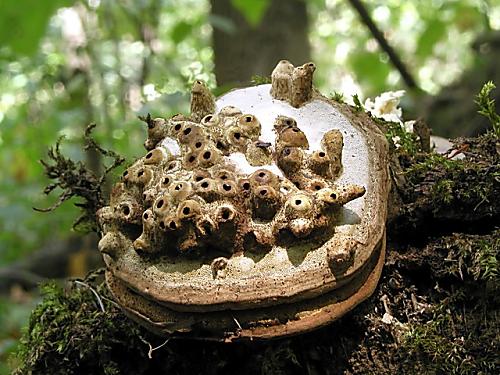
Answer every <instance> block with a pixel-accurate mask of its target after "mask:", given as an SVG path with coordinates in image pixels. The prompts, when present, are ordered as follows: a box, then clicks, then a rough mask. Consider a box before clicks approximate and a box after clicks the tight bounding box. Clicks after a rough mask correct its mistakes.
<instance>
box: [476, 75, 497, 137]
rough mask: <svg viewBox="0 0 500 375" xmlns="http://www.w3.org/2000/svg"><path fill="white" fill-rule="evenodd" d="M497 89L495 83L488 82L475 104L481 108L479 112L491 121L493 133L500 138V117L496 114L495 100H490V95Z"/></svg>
mask: <svg viewBox="0 0 500 375" xmlns="http://www.w3.org/2000/svg"><path fill="white" fill-rule="evenodd" d="M495 88H496V86H495V85H494V84H493V82H491V81H489V82H486V83H485V84H484V86H483V87H482V88H481V91H480V92H479V94H477V96H476V100H475V102H476V104H477V105H478V106H479V111H478V112H479V113H480V114H481V115H483V116H485V117H486V118H487V119H488V120H489V121H490V123H491V127H492V128H493V133H494V134H495V135H496V137H500V115H498V113H496V110H495V100H494V99H491V98H490V93H491V91H493V90H494V89H495Z"/></svg>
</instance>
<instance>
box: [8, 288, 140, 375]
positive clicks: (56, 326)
mask: <svg viewBox="0 0 500 375" xmlns="http://www.w3.org/2000/svg"><path fill="white" fill-rule="evenodd" d="M88 282H90V281H88ZM83 285H88V286H83ZM90 288H92V289H93V290H94V292H95V293H97V295H96V294H94V292H93V291H92V290H91V289H90ZM42 292H43V297H44V298H43V301H42V303H41V304H40V305H38V306H37V307H36V308H35V310H34V311H33V313H32V315H31V318H30V322H29V326H28V328H27V331H26V332H25V334H24V337H23V339H22V341H21V346H20V349H19V353H18V357H19V363H22V366H21V367H20V368H19V369H18V370H17V371H16V373H17V374H27V373H30V374H49V373H50V374H120V373H142V372H141V371H143V370H144V368H145V367H147V365H148V361H147V358H146V357H147V352H148V351H147V346H146V345H145V344H144V343H143V342H142V341H141V339H140V337H148V336H147V333H145V332H143V331H142V329H140V328H139V327H137V326H136V325H135V324H133V323H132V322H130V321H129V320H128V319H127V318H126V317H125V316H124V315H123V314H121V312H120V311H119V309H118V308H117V307H116V306H115V304H114V302H112V301H111V300H110V299H109V298H108V292H107V290H106V288H105V286H104V285H101V286H93V287H91V286H90V284H88V283H87V282H85V283H84V284H80V286H79V285H78V284H76V283H74V282H72V283H70V284H69V286H68V287H67V288H66V289H63V288H62V287H61V286H58V285H57V284H55V283H50V284H47V285H45V286H43V287H42ZM97 296H99V297H97ZM101 306H102V307H101Z"/></svg>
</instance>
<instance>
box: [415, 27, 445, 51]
mask: <svg viewBox="0 0 500 375" xmlns="http://www.w3.org/2000/svg"><path fill="white" fill-rule="evenodd" d="M445 35H446V23H445V22H443V21H441V20H439V19H432V20H429V22H428V23H427V27H426V28H425V30H424V31H423V32H422V34H420V37H419V38H418V42H417V50H416V55H417V56H418V57H419V58H421V59H425V58H427V56H430V55H431V54H432V51H433V50H434V46H435V45H436V43H437V42H439V41H440V40H441V39H443V37H444V36H445Z"/></svg>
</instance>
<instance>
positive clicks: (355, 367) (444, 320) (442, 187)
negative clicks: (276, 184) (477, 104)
mask: <svg viewBox="0 0 500 375" xmlns="http://www.w3.org/2000/svg"><path fill="white" fill-rule="evenodd" d="M353 110H354V109H353ZM381 126H382V128H383V129H384V131H385V132H386V134H388V138H389V139H390V138H391V136H392V135H393V134H394V131H395V129H394V125H391V124H389V125H387V124H381ZM412 142H413V141H412V140H411V139H408V140H403V142H402V145H401V147H399V148H398V149H393V151H392V156H393V158H392V165H391V169H392V173H393V177H394V190H393V192H394V199H393V202H394V203H393V210H392V212H393V214H392V218H391V220H390V222H389V223H388V246H387V250H388V255H387V259H386V264H385V268H384V271H383V274H382V278H381V280H380V283H379V286H378V288H377V290H376V291H375V293H374V294H373V296H372V297H371V298H369V299H368V300H367V301H366V302H364V303H363V304H361V305H359V306H358V307H357V308H356V309H355V310H354V311H353V312H352V313H350V314H348V315H346V316H345V317H343V318H342V319H340V320H339V321H337V322H335V323H333V324H331V325H330V326H328V327H326V328H323V329H320V330H317V331H315V332H313V333H310V334H306V335H302V336H297V337H294V338H290V339H283V340H275V341H269V342H255V341H254V342H246V343H238V344H229V345H228V344H221V343H213V342H204V341H188V340H176V339H170V340H168V341H165V338H161V337H155V336H153V335H151V334H150V333H148V332H146V331H145V330H144V329H143V328H141V327H139V326H137V325H136V324H134V323H132V322H131V321H129V320H128V319H126V318H125V316H124V315H123V314H122V313H121V311H120V310H119V308H118V307H117V306H116V304H115V303H114V302H113V301H112V300H111V299H110V298H109V294H108V292H107V291H106V289H105V287H104V286H103V284H101V283H100V281H99V278H96V277H95V275H93V276H92V277H90V278H88V279H87V280H85V281H84V282H81V281H80V282H77V283H70V284H69V285H68V287H67V288H66V289H65V290H62V289H60V288H57V287H55V286H51V287H48V288H46V296H45V299H44V301H43V302H42V304H41V305H40V306H39V307H38V308H37V309H36V310H35V311H34V313H33V315H32V318H31V321H30V325H29V329H28V331H27V332H26V334H25V337H24V339H23V346H22V349H21V352H20V354H19V356H20V357H19V363H21V364H22V365H21V368H20V369H19V370H18V373H32V374H47V373H51V374H78V373H105V374H118V373H120V374H153V373H155V374H156V373H174V374H193V373H206V374H221V373H239V374H255V373H261V374H280V373H283V374H284V373H287V374H289V373H291V374H295V373H296V374H304V373H307V374H395V373H405V374H452V373H456V374H476V373H483V374H496V373H499V371H500V363H499V361H498V352H499V350H500V347H499V342H500V340H499V338H500V337H499V332H500V321H499V319H498V312H497V311H498V308H499V293H498V292H499V271H498V255H499V254H498V251H499V248H500V232H499V230H498V229H497V227H498V223H499V218H500V205H499V200H498V197H500V183H499V179H500V141H499V139H498V138H497V137H495V136H494V135H493V134H492V133H488V134H487V135H485V136H482V137H480V138H473V139H460V140H457V143H456V148H457V149H460V150H462V152H463V153H464V155H465V158H464V159H462V160H450V159H447V158H446V157H444V156H440V155H436V154H429V153H423V152H421V151H420V150H421V149H419V147H418V146H416V145H415V144H414V143H412ZM157 347H158V348H157ZM151 348H157V349H156V350H153V351H151V350H150V349H151ZM148 354H149V355H150V356H151V357H152V359H149V358H148Z"/></svg>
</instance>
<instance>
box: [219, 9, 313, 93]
mask: <svg viewBox="0 0 500 375" xmlns="http://www.w3.org/2000/svg"><path fill="white" fill-rule="evenodd" d="M211 5H212V15H215V16H217V17H224V18H225V19H227V20H229V21H230V22H231V23H232V24H233V26H234V30H233V31H232V32H228V31H226V30H222V29H221V28H218V27H214V32H213V46H214V52H215V75H216V77H217V84H218V85H219V86H224V85H240V84H242V83H245V82H248V81H250V79H251V78H252V76H254V75H261V76H266V75H268V74H269V72H271V71H272V70H273V68H274V67H275V66H276V64H277V63H278V61H279V60H282V59H287V60H290V62H292V63H293V64H294V65H299V64H303V63H305V62H307V61H309V60H310V53H311V51H310V46H309V39H308V15H307V9H306V2H305V1H300V0H287V1H280V0H273V1H271V4H270V6H269V8H268V9H267V11H266V13H265V14H264V16H263V18H262V20H261V22H260V24H259V25H258V26H257V27H255V28H254V27H252V26H251V25H249V24H248V22H247V21H246V20H245V18H244V17H243V15H242V14H241V13H240V12H239V11H238V10H237V9H235V8H234V7H233V6H232V4H231V0H211Z"/></svg>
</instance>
